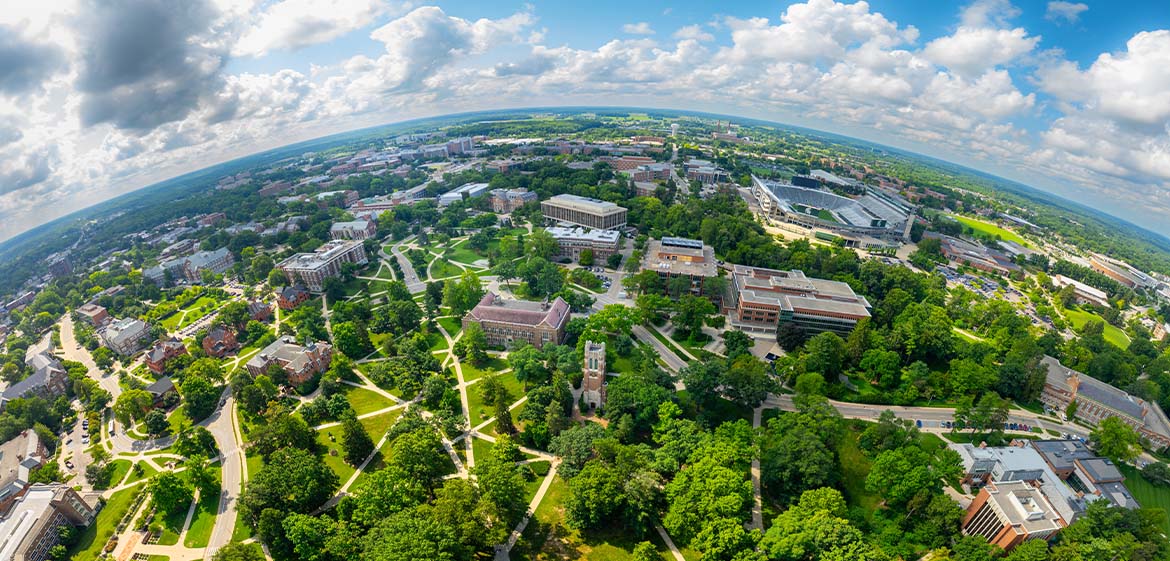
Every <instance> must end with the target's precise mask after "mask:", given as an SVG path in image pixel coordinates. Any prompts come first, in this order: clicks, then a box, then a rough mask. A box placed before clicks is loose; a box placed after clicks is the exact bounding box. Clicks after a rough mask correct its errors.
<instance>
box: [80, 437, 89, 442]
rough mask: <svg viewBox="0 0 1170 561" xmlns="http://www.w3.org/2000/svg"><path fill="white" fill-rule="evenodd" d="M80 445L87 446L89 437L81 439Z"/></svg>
mask: <svg viewBox="0 0 1170 561" xmlns="http://www.w3.org/2000/svg"><path fill="white" fill-rule="evenodd" d="M81 443H82V444H89V436H83V437H81Z"/></svg>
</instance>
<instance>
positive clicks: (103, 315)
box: [77, 303, 110, 327]
mask: <svg viewBox="0 0 1170 561" xmlns="http://www.w3.org/2000/svg"><path fill="white" fill-rule="evenodd" d="M77 315H79V316H81V317H82V318H83V319H85V321H87V322H89V324H90V325H92V326H94V327H101V326H103V325H105V324H106V322H108V321H110V314H109V312H107V311H106V309H105V308H103V307H101V306H99V305H97V304H93V303H89V304H85V305H84V306H82V307H80V308H77Z"/></svg>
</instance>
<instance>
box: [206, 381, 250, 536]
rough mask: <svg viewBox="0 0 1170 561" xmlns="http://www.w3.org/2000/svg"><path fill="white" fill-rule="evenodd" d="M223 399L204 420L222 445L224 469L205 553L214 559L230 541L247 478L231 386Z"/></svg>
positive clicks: (225, 391) (226, 390)
mask: <svg viewBox="0 0 1170 561" xmlns="http://www.w3.org/2000/svg"><path fill="white" fill-rule="evenodd" d="M224 400H225V401H224V405H223V407H220V408H219V409H218V410H216V412H215V413H212V414H211V417H210V418H208V419H207V421H205V423H206V426H207V430H208V431H210V432H211V435H212V436H213V437H215V445H216V446H217V447H219V452H220V455H221V458H222V462H221V465H222V466H223V472H222V484H221V487H220V497H219V511H218V512H217V515H216V518H215V528H213V529H212V530H211V539H210V540H209V541H208V543H207V549H206V551H205V552H204V555H203V557H204V559H211V556H212V555H213V554H214V553H215V552H216V551H218V550H219V548H221V547H223V546H225V545H227V544H228V543H229V542H231V540H232V532H234V531H235V528H236V516H238V513H237V512H236V502H237V500H238V499H239V498H240V491H241V485H243V481H244V468H243V464H244V458H243V455H244V451H243V449H242V448H241V447H240V443H239V442H238V441H237V440H236V429H235V426H234V425H233V422H234V421H233V419H232V411H234V410H235V400H234V398H233V397H231V389H230V388H228V389H225V390H224Z"/></svg>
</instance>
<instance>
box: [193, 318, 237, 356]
mask: <svg viewBox="0 0 1170 561" xmlns="http://www.w3.org/2000/svg"><path fill="white" fill-rule="evenodd" d="M202 345H203V352H205V353H207V355H208V356H213V357H215V358H223V357H224V356H225V355H227V354H228V353H230V352H232V351H234V350H237V349H239V348H240V343H239V341H237V340H236V330H235V329H231V328H229V327H226V326H223V325H215V326H212V327H211V329H209V330H207V336H206V337H204V338H203V341H202Z"/></svg>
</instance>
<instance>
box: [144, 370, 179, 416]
mask: <svg viewBox="0 0 1170 561" xmlns="http://www.w3.org/2000/svg"><path fill="white" fill-rule="evenodd" d="M143 389H144V390H146V392H147V393H149V394H150V399H151V407H153V408H160V407H163V406H165V405H166V402H167V401H168V398H170V396H173V395H177V394H178V391H177V390H176V389H175V382H174V381H173V380H171V377H170V376H163V377H162V378H159V379H158V380H155V381H154V383H152V384H150V385H149V386H146V387H145V388H143Z"/></svg>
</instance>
